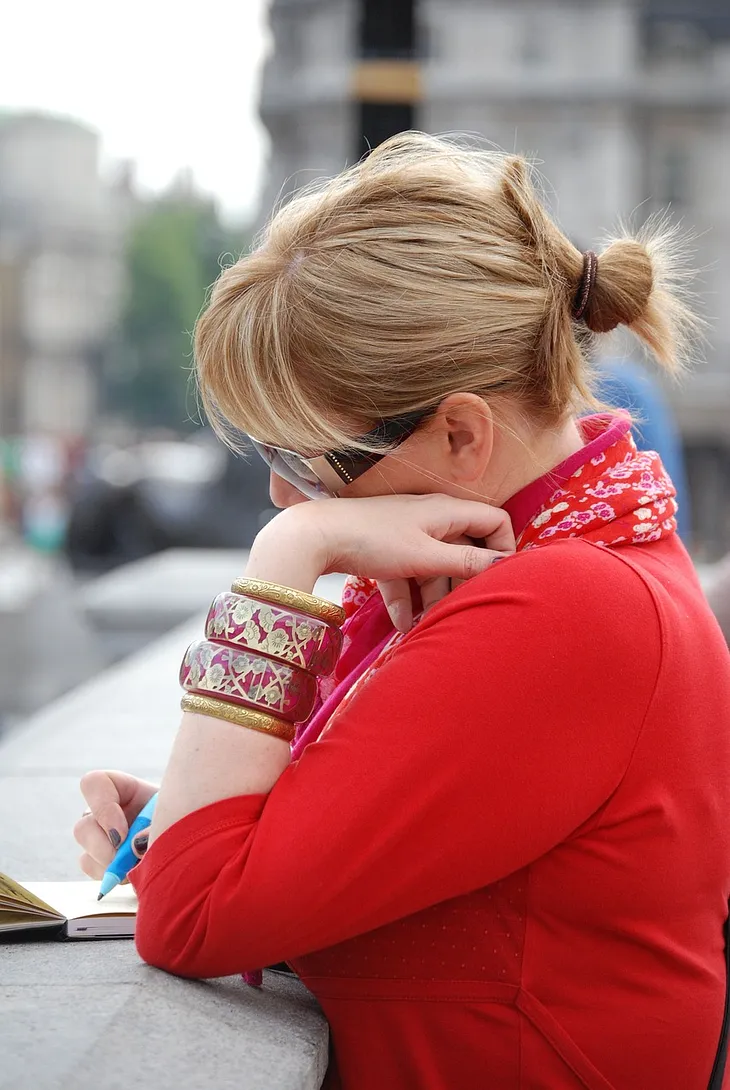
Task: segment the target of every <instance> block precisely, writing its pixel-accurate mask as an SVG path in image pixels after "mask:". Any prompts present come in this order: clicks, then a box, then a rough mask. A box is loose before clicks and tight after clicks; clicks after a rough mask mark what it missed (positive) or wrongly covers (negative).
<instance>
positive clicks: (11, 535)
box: [0, 0, 730, 733]
mask: <svg viewBox="0 0 730 1090" xmlns="http://www.w3.org/2000/svg"><path fill="white" fill-rule="evenodd" d="M1 22H2V27H3V31H2V33H3V43H4V50H3V54H4V56H3V64H2V67H0V733H2V731H3V729H6V730H7V729H10V728H12V727H13V726H14V725H16V724H18V723H21V722H22V720H23V718H24V717H25V716H27V715H28V714H29V713H30V712H32V711H34V710H35V709H37V708H39V707H40V706H42V705H43V704H45V703H47V702H48V701H50V700H53V699H55V698H56V697H57V696H59V695H60V694H61V693H62V692H63V691H65V690H67V689H69V688H71V687H72V686H73V685H75V684H77V683H78V682H79V681H82V680H84V679H86V678H88V677H90V676H92V675H93V674H95V673H97V672H98V671H99V670H101V669H103V668H105V667H106V666H108V665H109V664H111V663H113V662H115V661H117V660H119V659H120V658H122V657H124V656H125V655H127V654H128V653H129V652H130V651H132V650H133V649H134V648H135V647H139V646H141V645H143V644H144V643H145V641H147V640H149V639H152V638H153V637H154V636H156V635H159V634H161V633H162V632H164V631H166V630H167V629H169V628H170V627H171V626H172V625H173V624H175V623H176V622H177V621H178V620H181V619H184V617H185V616H187V615H189V614H190V613H194V612H195V610H196V609H198V608H201V607H202V606H204V605H205V603H206V598H208V597H212V594H213V593H214V592H216V591H218V590H222V589H224V588H225V586H226V584H227V583H228V582H230V577H231V575H235V574H236V573H237V572H238V571H240V569H241V568H242V567H243V563H244V562H245V550H246V548H247V547H248V546H249V545H250V543H251V541H252V539H253V536H254V535H255V533H256V531H257V529H258V528H259V527H260V526H261V525H262V524H263V522H264V521H265V520H266V519H267V518H268V517H270V514H271V511H270V504H269V499H268V492H267V474H266V471H265V468H264V467H263V464H261V465H259V464H257V462H256V461H254V460H253V459H249V460H245V459H241V458H235V457H233V456H232V455H231V454H230V453H228V452H227V451H226V450H224V449H223V447H222V446H221V445H220V444H219V443H218V442H217V441H216V440H215V439H214V438H213V436H212V435H211V433H210V430H209V429H208V428H207V427H205V425H204V422H203V421H202V420H201V418H200V414H199V410H198V404H197V399H196V394H195V389H194V385H193V384H192V381H191V377H190V375H191V362H192V361H191V341H190V333H191V330H192V327H193V325H194V322H195V318H196V316H197V314H198V312H199V310H200V308H201V306H202V305H203V302H204V299H205V294H206V290H207V288H208V287H209V285H210V284H211V283H212V281H213V280H214V279H215V277H216V275H217V272H218V270H219V267H220V264H221V262H226V261H229V260H231V258H232V257H234V258H235V257H237V256H238V255H239V254H240V253H241V252H243V251H244V250H245V249H246V248H247V247H248V246H249V245H250V244H251V241H252V239H253V237H254V235H255V232H256V230H257V229H258V228H259V227H260V226H261V224H262V223H263V221H264V219H265V218H266V216H267V214H268V212H269V211H270V209H271V207H272V205H273V204H274V203H275V202H276V201H277V200H278V199H279V198H280V197H282V196H285V195H286V194H288V193H290V192H292V191H293V190H294V189H295V188H296V187H297V186H298V185H300V184H303V183H305V182H307V181H309V180H310V179H312V178H313V177H317V176H320V175H324V174H332V173H335V172H337V171H339V170H340V169H341V168H342V167H343V166H344V165H345V164H347V163H352V162H353V161H355V160H357V159H359V158H360V157H361V156H362V155H363V154H365V153H367V151H368V149H369V148H372V147H374V146H376V145H377V144H379V143H380V142H381V141H382V140H384V139H386V138H387V137H388V136H390V135H392V134H394V133H396V132H399V131H402V130H404V129H410V128H417V129H422V130H425V131H428V132H434V133H444V132H466V133H468V134H470V135H471V136H473V137H474V138H475V139H476V138H482V139H486V140H487V141H489V142H491V143H492V144H494V145H495V146H497V147H499V148H502V149H505V150H508V151H517V152H521V153H524V154H527V155H528V156H529V157H530V158H532V159H533V160H534V161H535V162H536V163H537V165H538V167H539V169H540V171H541V172H542V173H543V174H544V176H545V178H546V179H547V181H548V182H549V187H550V188H549V189H548V200H549V202H550V204H551V205H552V207H553V210H554V211H555V212H556V214H557V215H558V218H559V220H560V222H561V224H562V226H563V228H564V229H565V230H566V231H567V232H568V233H569V234H570V236H571V237H572V238H573V239H574V240H575V241H576V243H577V244H578V245H579V246H580V247H581V248H589V247H591V246H598V245H599V244H600V235H601V232H602V231H604V230H607V229H611V228H612V227H615V226H616V224H617V222H618V221H619V219H621V218H623V219H624V220H626V221H628V222H630V223H631V224H632V225H635V226H640V225H641V224H642V223H643V222H644V221H645V220H646V219H647V217H649V216H651V215H653V214H655V213H657V212H661V211H662V210H665V209H668V210H669V213H670V215H671V216H672V217H673V218H674V219H676V220H677V221H680V222H681V223H682V224H683V226H684V227H685V228H686V229H687V230H688V231H690V232H691V233H692V235H693V237H694V240H695V241H694V248H695V251H696V254H695V258H694V263H695V264H696V265H697V266H698V267H699V269H700V278H699V280H698V282H697V284H696V291H697V293H698V303H699V305H700V308H701V310H702V312H703V313H704V315H705V316H706V317H707V318H708V319H709V322H710V326H709V335H708V342H707V344H706V345H705V346H700V348H699V349H698V356H697V362H696V366H695V368H694V370H693V372H692V374H691V375H690V376H689V377H687V378H686V379H685V380H684V381H683V382H682V384H681V385H679V386H674V385H666V384H665V385H662V384H661V382H660V380H659V379H658V378H657V377H656V376H655V375H654V373H653V372H652V371H651V369H650V368H645V367H644V365H643V363H642V361H641V360H640V359H639V358H637V357H636V356H635V355H634V353H635V351H636V349H635V347H634V346H633V345H632V344H631V343H630V342H623V341H620V340H617V341H616V343H615V344H614V345H613V346H612V348H611V350H610V352H609V353H608V354H607V357H606V359H605V361H602V363H601V367H602V369H603V376H604V382H605V387H604V390H605V396H606V398H607V400H612V399H613V400H614V401H615V402H617V403H620V404H626V405H628V406H630V407H634V408H636V409H638V411H639V412H640V413H641V414H642V415H643V417H644V420H645V424H646V433H647V434H646V439H647V443H648V442H649V438H650V435H651V442H652V444H654V445H661V447H662V449H661V451H660V452H661V453H662V454H663V456H665V458H666V460H667V463H668V466H669V468H670V471H671V472H672V474H673V476H674V477H675V481H676V483H677V485H678V488H679V489H680V497H681V500H682V515H683V518H682V527H681V529H682V534H683V537H684V540H685V543H686V544H687V546H688V548H690V550H691V552H692V554H693V556H694V558H695V560H696V562H697V564H698V567H699V569H700V571H701V572H702V574H703V578H705V579H710V578H711V577H712V573H713V571H714V570H715V569H714V567H713V565H714V564H715V563H716V562H717V561H719V560H720V559H721V558H722V557H723V556H724V555H725V554H727V553H728V552H730V306H729V305H728V299H730V258H729V257H728V254H729V253H730V197H729V195H728V182H727V179H728V178H729V177H730V3H728V0H235V2H234V0H208V2H207V3H206V5H205V7H204V8H203V7H202V5H201V6H200V7H198V6H197V5H188V6H187V7H186V6H184V5H182V6H181V5H177V4H176V5H173V4H172V2H171V0H147V2H146V3H145V4H144V5H143V4H142V2H141V0H130V2H129V3H128V4H127V5H126V6H125V8H124V10H123V11H122V12H119V10H115V9H113V8H111V7H109V8H108V9H106V8H104V7H103V6H100V5H98V4H96V3H92V2H91V0H66V2H65V3H64V4H62V5H56V4H52V3H51V0H26V3H25V4H24V5H22V6H13V7H12V8H11V9H8V10H7V11H5V12H4V13H3V16H2V21H1ZM717 570H720V569H717Z"/></svg>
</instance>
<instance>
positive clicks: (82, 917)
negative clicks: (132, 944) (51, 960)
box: [0, 874, 137, 939]
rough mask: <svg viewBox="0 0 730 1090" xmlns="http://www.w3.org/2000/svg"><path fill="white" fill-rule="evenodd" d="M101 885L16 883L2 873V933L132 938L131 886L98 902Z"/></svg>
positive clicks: (134, 901)
mask: <svg viewBox="0 0 730 1090" xmlns="http://www.w3.org/2000/svg"><path fill="white" fill-rule="evenodd" d="M98 896H99V883H98V882H91V881H88V880H87V881H81V882H23V884H22V885H21V884H20V882H14V881H13V879H12V878H8V877H7V875H5V874H0V934H2V933H7V932H10V931H29V930H35V929H37V928H42V927H45V928H51V927H54V926H55V928H56V931H57V932H59V933H61V934H63V935H65V936H67V937H68V938H69V939H102V938H103V939H117V938H120V939H121V938H131V937H132V935H134V924H135V917H136V913H137V898H136V897H135V894H134V890H133V889H132V887H131V886H117V888H116V889H113V890H112V891H111V893H108V894H107V895H106V897H105V898H104V900H103V901H97V897H98Z"/></svg>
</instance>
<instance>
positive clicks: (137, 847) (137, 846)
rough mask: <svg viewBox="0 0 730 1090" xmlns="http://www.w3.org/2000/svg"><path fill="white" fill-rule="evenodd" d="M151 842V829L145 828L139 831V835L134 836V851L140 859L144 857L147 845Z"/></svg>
mask: <svg viewBox="0 0 730 1090" xmlns="http://www.w3.org/2000/svg"><path fill="white" fill-rule="evenodd" d="M149 842H150V834H149V829H145V831H144V832H143V833H137V835H136V836H135V837H134V838H133V840H132V851H133V852H134V854H135V855H136V856H137V858H138V859H141V858H142V857H143V855H144V853H145V852H146V851H147V847H148V845H149Z"/></svg>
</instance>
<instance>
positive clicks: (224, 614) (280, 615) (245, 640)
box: [205, 591, 342, 677]
mask: <svg viewBox="0 0 730 1090" xmlns="http://www.w3.org/2000/svg"><path fill="white" fill-rule="evenodd" d="M205 634H206V636H207V637H208V639H209V640H214V641H215V642H216V643H226V644H230V645H231V646H233V647H246V648H248V649H249V650H250V651H259V652H260V653H261V654H262V655H270V656H271V657H272V658H275V659H278V660H279V661H280V662H289V663H292V664H293V665H294V666H300V667H301V668H302V670H306V671H307V672H308V673H310V674H315V675H317V676H321V677H326V676H327V675H328V674H331V673H332V671H333V670H334V668H335V666H336V665H337V659H338V657H339V654H340V651H341V649H342V633H341V632H340V630H339V628H334V627H333V626H332V625H330V624H327V622H326V621H321V620H319V619H318V618H317V617H308V616H306V615H305V614H303V613H297V612H295V611H294V610H292V609H284V608H282V607H281V606H272V605H268V604H267V603H265V602H257V601H256V599H254V598H249V597H248V596H247V595H244V594H232V593H229V592H228V591H226V593H224V594H219V595H218V597H217V598H216V599H215V600H214V601H213V605H212V606H211V607H210V612H209V613H208V619H207V620H206V622H205Z"/></svg>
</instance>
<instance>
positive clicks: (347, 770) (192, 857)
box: [134, 542, 661, 977]
mask: <svg viewBox="0 0 730 1090" xmlns="http://www.w3.org/2000/svg"><path fill="white" fill-rule="evenodd" d="M660 647H661V638H660V629H659V622H658V619H657V615H656V611H655V608H654V605H653V601H652V597H651V594H650V592H649V590H648V588H647V587H646V586H645V584H644V583H643V581H642V579H641V577H640V576H638V575H637V573H636V572H635V570H634V569H633V568H632V567H631V566H630V565H629V564H627V563H626V562H625V561H623V560H621V559H619V558H618V557H616V556H615V555H612V554H609V553H608V552H607V551H606V550H603V549H599V548H597V547H595V546H591V545H588V544H586V543H584V542H581V543H578V542H566V543H555V544H553V545H550V546H548V547H547V548H545V549H539V550H535V551H531V552H526V553H523V554H520V555H518V556H516V557H514V558H512V559H510V560H508V561H505V562H504V563H502V564H499V565H496V566H495V567H494V569H492V570H491V571H489V572H487V573H485V574H484V575H482V576H480V577H478V578H477V579H474V580H473V581H472V582H471V583H469V584H466V585H465V586H462V587H461V588H459V590H457V591H455V592H454V593H453V594H451V595H450V596H449V597H448V599H446V600H445V601H444V602H443V603H441V604H440V605H439V606H438V607H436V608H435V609H433V610H432V611H431V612H430V613H429V614H428V615H427V617H426V618H425V619H424V620H423V621H422V622H421V624H419V625H418V627H417V628H416V629H415V630H414V632H413V633H412V634H411V635H410V636H409V637H408V638H407V639H406V640H405V641H404V642H403V643H402V644H401V646H400V647H399V649H398V650H397V651H396V652H395V653H394V654H393V656H392V657H391V659H390V660H389V661H388V662H387V663H386V664H385V665H384V666H383V667H382V668H381V669H380V670H379V671H378V673H377V674H376V675H375V676H374V677H372V678H371V679H370V680H369V681H368V682H367V683H366V684H364V685H363V686H362V688H361V690H360V692H359V693H358V694H356V695H355V696H354V697H353V699H352V700H351V701H350V703H349V704H348V706H347V707H346V708H345V709H343V711H342V712H341V713H340V714H339V715H337V716H336V718H335V719H334V721H333V723H332V725H331V727H330V729H328V730H327V732H326V733H325V736H324V737H323V738H322V740H321V741H319V742H316V743H314V744H312V745H310V746H309V747H308V748H307V749H306V750H305V752H304V754H303V755H302V757H301V759H300V760H299V761H298V762H297V763H296V764H292V765H291V766H290V767H289V768H288V769H287V770H286V771H285V772H284V774H283V775H282V776H281V778H280V779H279V780H278V781H277V783H276V784H275V786H274V788H273V789H272V791H271V792H270V794H269V795H255V796H247V797H240V798H233V799H227V800H224V801H222V802H219V803H214V804H213V805H211V806H208V807H206V808H204V809H202V810H199V811H197V812H195V813H192V814H189V815H188V816H187V817H185V818H183V819H182V820H181V821H179V822H178V823H177V824H176V825H174V826H173V827H172V828H170V829H169V830H168V831H167V832H165V833H164V834H163V835H162V836H161V837H160V838H159V839H158V840H157V841H156V842H155V844H154V845H153V846H152V847H151V848H150V850H149V851H148V853H147V856H146V857H145V860H144V862H143V863H142V864H141V865H140V866H139V867H138V868H137V869H136V871H135V874H134V884H135V886H136V888H137V892H138V894H139V900H140V908H139V916H138V923H137V945H138V949H139V952H140V954H141V955H142V957H143V958H144V959H145V960H146V961H148V962H150V963H152V964H153V965H157V966H159V967H161V968H164V969H167V970H169V971H171V972H175V973H180V974H182V975H184V976H196V977H212V976H224V975H227V974H232V973H235V972H240V971H243V970H246V969H253V968H256V967H257V966H261V965H269V964H273V963H274V962H278V961H282V960H288V959H291V958H295V957H297V956H300V955H302V954H305V953H308V952H310V951H313V950H317V949H323V948H325V947H327V946H331V945H333V944H336V943H338V942H341V941H343V940H345V939H347V938H350V937H352V936H354V935H357V934H360V933H363V932H365V931H370V930H372V929H374V928H377V927H380V926H381V925H384V924H386V923H389V922H390V921H392V920H395V919H398V918H401V917H403V916H406V915H409V914H411V913H413V912H416V911H419V910H421V909H423V908H425V907H427V906H429V905H431V904H435V903H437V902H439V901H443V900H447V899H449V898H452V897H456V896H459V895H461V894H464V893H467V892H469V891H471V890H474V889H478V888H480V887H482V886H485V885H487V884H489V883H491V882H494V881H497V880H498V879H500V878H502V877H504V876H505V875H507V874H509V873H511V872H513V871H516V870H518V869H520V868H522V867H524V866H526V865H527V864H528V863H530V862H531V861H533V860H535V859H536V858H538V857H539V856H541V855H543V854H544V853H545V852H547V851H549V850H550V849H551V848H552V847H554V846H555V845H556V844H558V843H559V842H561V841H562V840H564V839H565V838H566V837H569V836H570V835H571V833H573V832H574V831H575V830H576V829H578V828H579V826H581V825H582V824H583V823H584V822H585V821H586V820H587V819H588V818H589V817H590V816H591V815H592V814H594V813H595V811H596V810H597V809H598V808H599V807H600V806H601V805H602V804H603V803H604V802H605V801H606V799H607V798H608V797H609V795H610V794H611V793H612V792H613V791H614V790H615V788H616V787H617V786H618V784H619V783H620V781H621V778H622V777H623V775H624V773H625V771H626V768H627V766H628V764H629V761H630V759H631V754H632V751H633V748H634V746H635V743H636V740H637V738H638V734H639V731H640V729H641V725H642V722H643V719H644V717H645V714H646V711H647V709H648V706H649V704H650V701H651V698H652V695H653V691H654V688H655V684H656V680H657V676H658V672H659V665H660V660H661V654H660Z"/></svg>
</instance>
